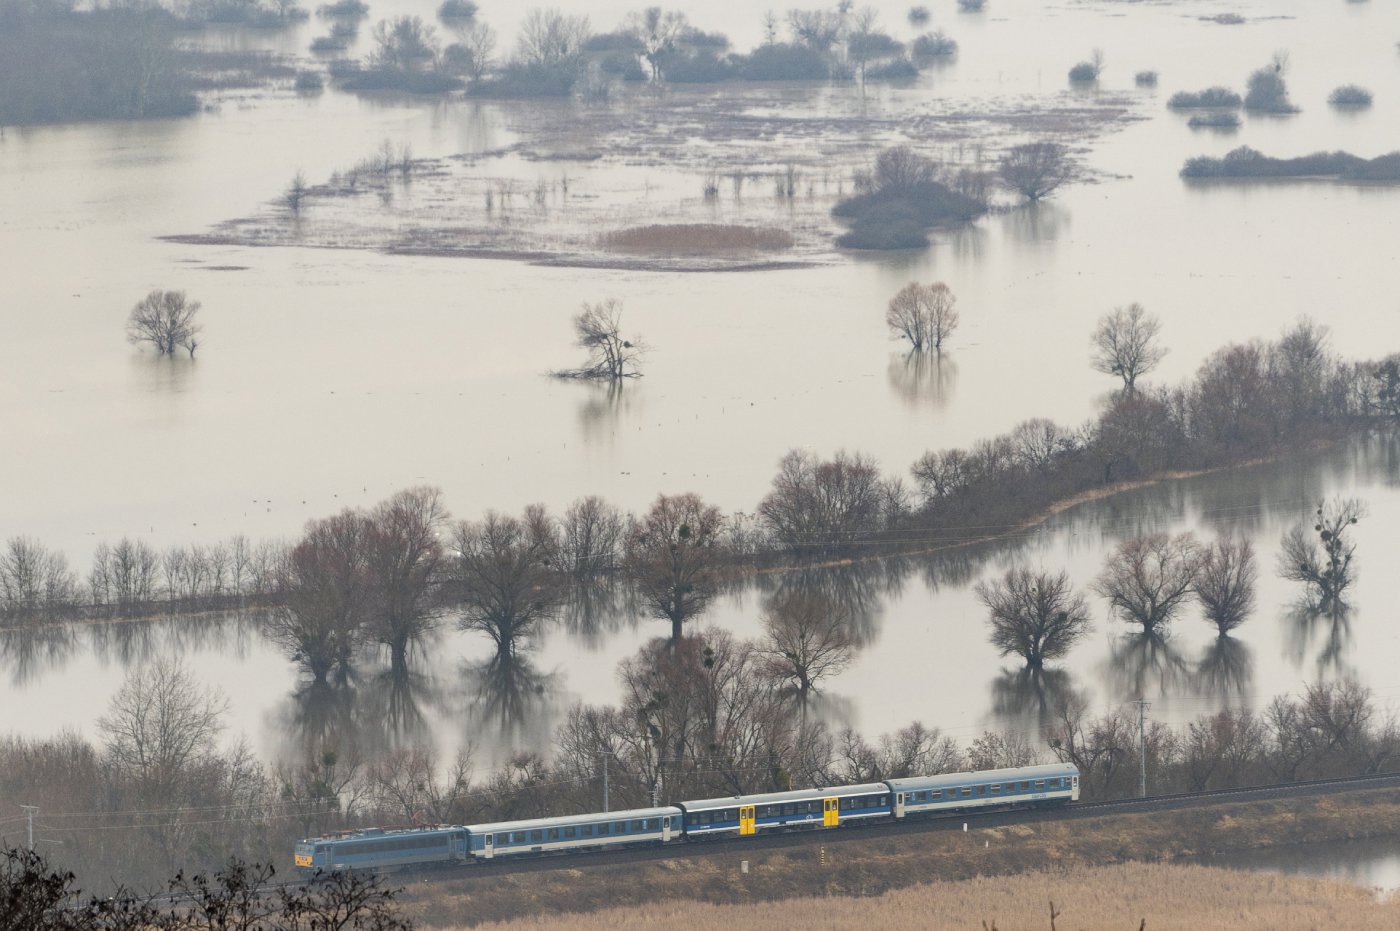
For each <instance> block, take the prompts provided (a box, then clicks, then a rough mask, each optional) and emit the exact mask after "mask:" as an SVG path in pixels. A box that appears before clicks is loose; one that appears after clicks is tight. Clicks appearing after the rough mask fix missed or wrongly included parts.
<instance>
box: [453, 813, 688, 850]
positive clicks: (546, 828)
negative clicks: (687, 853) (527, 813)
mask: <svg viewBox="0 0 1400 931" xmlns="http://www.w3.org/2000/svg"><path fill="white" fill-rule="evenodd" d="M470 831H471V855H472V856H473V857H476V858H479V859H482V860H493V859H495V858H497V857H510V856H520V855H523V854H531V853H546V852H553V851H563V850H581V849H587V848H599V847H619V846H625V845H628V844H664V843H666V842H667V841H670V840H673V839H674V840H679V839H680V838H681V810H680V809H679V808H636V809H632V810H630V811H612V812H598V813H595V814H591V815H567V816H565V817H561V818H535V819H532V820H529V821H498V822H496V823H494V824H474V825H472V826H471V828H470Z"/></svg>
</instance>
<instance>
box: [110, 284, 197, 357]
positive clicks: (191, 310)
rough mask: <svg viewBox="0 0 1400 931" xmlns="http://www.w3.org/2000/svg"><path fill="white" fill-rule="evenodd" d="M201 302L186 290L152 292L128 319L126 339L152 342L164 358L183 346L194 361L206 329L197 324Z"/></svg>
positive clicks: (136, 341)
mask: <svg viewBox="0 0 1400 931" xmlns="http://www.w3.org/2000/svg"><path fill="white" fill-rule="evenodd" d="M198 313H199V301H192V300H190V299H189V298H188V297H186V296H185V292H184V291H152V292H151V293H150V294H147V295H146V296H145V297H144V298H142V299H141V301H140V302H139V303H138V304H137V305H136V306H135V307H133V308H132V309H131V313H130V314H129V315H128V316H127V320H126V338H127V340H128V341H130V342H132V343H150V344H151V345H152V346H155V347H156V351H157V352H158V353H160V354H161V355H163V356H166V355H173V354H174V352H175V348H176V347H177V346H178V347H182V348H184V349H186V350H188V351H189V354H190V358H191V359H193V358H194V351H195V349H196V348H197V347H198V346H199V333H200V331H201V330H202V329H203V327H202V326H201V325H200V324H199V323H198V322H197V320H196V316H197V315H198Z"/></svg>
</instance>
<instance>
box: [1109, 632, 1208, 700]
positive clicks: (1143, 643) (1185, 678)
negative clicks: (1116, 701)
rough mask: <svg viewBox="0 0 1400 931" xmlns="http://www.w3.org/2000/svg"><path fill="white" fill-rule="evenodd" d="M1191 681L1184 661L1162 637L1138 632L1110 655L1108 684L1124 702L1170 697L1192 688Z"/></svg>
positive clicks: (1126, 637) (1125, 638)
mask: <svg viewBox="0 0 1400 931" xmlns="http://www.w3.org/2000/svg"><path fill="white" fill-rule="evenodd" d="M1190 680H1191V674H1190V668H1189V666H1188V664H1187V662H1186V660H1185V658H1184V657H1183V656H1182V655H1181V653H1180V651H1179V650H1177V648H1176V647H1174V646H1173V645H1172V643H1171V640H1170V639H1169V638H1168V637H1166V636H1164V635H1162V634H1160V633H1155V632H1147V631H1142V630H1137V631H1133V632H1132V633H1129V634H1124V635H1123V636H1122V637H1120V638H1118V640H1117V642H1116V643H1114V645H1113V647H1112V649H1111V650H1110V652H1109V658H1108V681H1109V682H1110V683H1111V685H1112V687H1113V689H1114V690H1115V692H1116V693H1117V694H1118V695H1119V696H1120V697H1121V698H1123V699H1135V698H1141V697H1143V696H1145V695H1147V694H1148V693H1149V692H1155V693H1156V694H1159V695H1167V694H1170V693H1172V692H1176V691H1180V690H1181V689H1183V688H1185V687H1187V686H1189V685H1190Z"/></svg>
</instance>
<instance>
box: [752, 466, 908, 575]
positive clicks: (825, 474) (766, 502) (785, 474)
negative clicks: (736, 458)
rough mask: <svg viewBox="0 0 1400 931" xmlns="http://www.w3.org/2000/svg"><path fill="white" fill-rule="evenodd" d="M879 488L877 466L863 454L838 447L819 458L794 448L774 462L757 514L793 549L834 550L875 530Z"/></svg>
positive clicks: (879, 506) (878, 524) (881, 489)
mask: <svg viewBox="0 0 1400 931" xmlns="http://www.w3.org/2000/svg"><path fill="white" fill-rule="evenodd" d="M885 490H886V484H885V483H884V482H883V481H881V479H880V470H879V467H878V466H877V465H876V464H875V462H874V460H872V459H870V458H868V457H866V456H862V455H860V454H859V453H857V454H854V455H852V454H849V453H847V452H845V451H844V450H841V451H838V452H837V453H836V455H835V456H833V457H832V458H831V459H830V460H827V461H822V460H820V459H818V458H817V457H816V456H815V455H813V454H812V453H810V452H807V451H805V450H800V449H795V450H793V451H791V452H789V453H788V454H787V455H786V456H784V457H783V458H782V461H781V462H780V463H779V465H778V474H777V475H776V476H774V477H773V490H772V491H770V492H769V493H768V494H767V495H766V496H765V497H764V498H763V500H762V501H761V502H759V505H758V516H759V518H760V519H761V520H762V521H763V524H764V526H765V527H766V528H767V529H768V531H769V532H770V533H771V534H772V535H773V537H774V538H775V539H776V540H777V541H778V542H781V543H782V544H784V545H786V546H788V547H790V548H791V549H793V550H795V551H797V552H800V553H805V554H813V553H820V552H822V551H824V550H839V549H842V548H845V547H850V546H852V545H854V544H856V543H857V542H859V541H860V540H861V539H862V538H864V537H867V536H869V535H870V534H873V533H874V532H875V531H877V530H879V529H880V527H881V516H882V499H883V498H884V492H885Z"/></svg>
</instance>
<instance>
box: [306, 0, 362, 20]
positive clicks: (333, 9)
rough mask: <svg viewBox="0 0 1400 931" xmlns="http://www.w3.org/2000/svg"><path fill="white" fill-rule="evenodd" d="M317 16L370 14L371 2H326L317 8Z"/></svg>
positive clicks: (355, 0)
mask: <svg viewBox="0 0 1400 931" xmlns="http://www.w3.org/2000/svg"><path fill="white" fill-rule="evenodd" d="M316 15H317V16H324V17H327V18H334V17H351V16H355V17H358V16H367V15H369V4H368V3H365V2H364V0H335V2H334V3H324V4H322V5H321V6H318V7H317V8H316Z"/></svg>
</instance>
